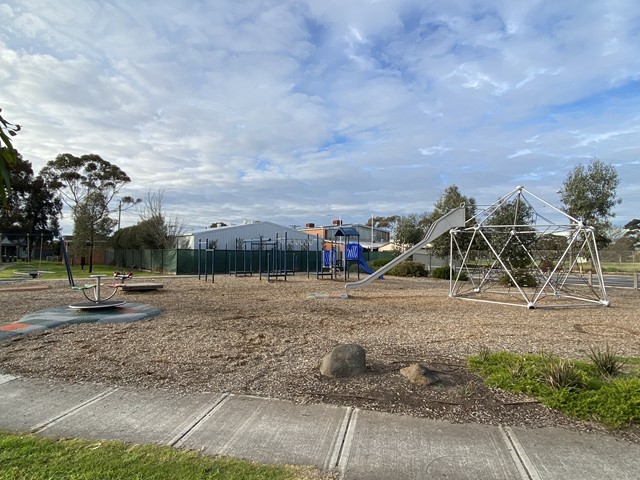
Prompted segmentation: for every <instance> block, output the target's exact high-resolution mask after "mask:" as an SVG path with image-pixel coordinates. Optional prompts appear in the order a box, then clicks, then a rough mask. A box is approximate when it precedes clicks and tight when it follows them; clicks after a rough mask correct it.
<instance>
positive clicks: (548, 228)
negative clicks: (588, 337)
mask: <svg viewBox="0 0 640 480" xmlns="http://www.w3.org/2000/svg"><path fill="white" fill-rule="evenodd" d="M595 233H596V232H595V230H594V228H593V227H590V226H587V225H585V224H584V223H583V222H581V221H579V220H577V219H575V218H573V217H571V216H569V215H567V214H566V213H564V212H562V211H561V210H559V209H558V208H556V207H554V206H552V205H551V204H549V203H547V202H545V201H544V200H542V199H541V198H539V197H537V196H535V195H534V194H532V193H531V192H528V191H527V190H526V189H525V188H524V187H516V188H515V189H514V190H513V191H511V192H509V193H508V194H507V195H505V196H503V197H502V198H500V199H499V200H498V201H497V202H495V203H494V204H492V205H490V206H489V207H487V208H485V209H484V210H482V211H481V212H479V213H478V214H476V215H475V216H474V217H472V218H470V219H469V220H467V221H466V223H465V227H462V228H454V229H452V230H451V232H450V244H451V246H450V254H451V256H450V258H451V262H452V269H451V272H452V274H451V280H450V290H449V296H450V297H453V298H460V299H465V300H474V301H481V302H491V303H500V304H506V305H518V306H525V307H527V308H530V309H533V308H542V307H578V306H594V305H601V306H608V305H609V301H608V300H607V294H606V290H605V285H604V279H603V277H602V266H601V264H600V257H599V254H598V249H597V246H596V235H595ZM454 260H455V261H456V263H458V262H459V265H460V267H458V268H453V262H454Z"/></svg>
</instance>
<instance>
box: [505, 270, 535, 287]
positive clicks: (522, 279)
mask: <svg viewBox="0 0 640 480" xmlns="http://www.w3.org/2000/svg"><path fill="white" fill-rule="evenodd" d="M511 275H513V278H514V279H515V281H516V282H517V283H518V285H520V286H521V287H537V286H538V280H537V279H536V277H534V276H533V275H532V274H531V273H530V272H529V271H528V270H524V269H518V270H514V271H513V272H511ZM498 283H499V284H500V285H502V286H503V287H515V284H514V283H513V281H512V280H511V277H510V276H509V275H507V274H506V273H505V274H504V275H503V276H502V277H500V280H498Z"/></svg>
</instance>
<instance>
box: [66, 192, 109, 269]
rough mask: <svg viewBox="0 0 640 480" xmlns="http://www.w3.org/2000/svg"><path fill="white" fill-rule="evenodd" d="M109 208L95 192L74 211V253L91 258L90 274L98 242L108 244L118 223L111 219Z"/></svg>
mask: <svg viewBox="0 0 640 480" xmlns="http://www.w3.org/2000/svg"><path fill="white" fill-rule="evenodd" d="M108 213H109V207H108V205H107V204H106V203H105V197H104V196H103V195H102V194H101V193H100V191H99V190H93V191H91V192H90V193H89V194H88V195H86V196H85V197H84V199H83V200H82V202H80V203H79V204H78V205H76V208H74V210H73V224H74V228H73V243H72V249H73V252H74V253H76V254H79V255H81V256H84V257H89V273H91V272H92V271H93V250H94V247H95V245H96V244H97V243H98V242H106V239H107V237H109V235H111V232H112V231H113V228H114V227H115V226H116V223H117V221H116V220H114V219H112V218H110V217H109V215H108Z"/></svg>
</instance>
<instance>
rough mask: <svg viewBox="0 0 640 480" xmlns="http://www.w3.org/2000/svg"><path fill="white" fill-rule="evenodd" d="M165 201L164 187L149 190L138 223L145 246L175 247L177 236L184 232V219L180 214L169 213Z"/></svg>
mask: <svg viewBox="0 0 640 480" xmlns="http://www.w3.org/2000/svg"><path fill="white" fill-rule="evenodd" d="M164 203H165V199H164V190H163V189H160V190H158V191H157V192H151V191H149V192H147V198H146V199H145V201H144V207H143V209H142V212H141V213H140V223H139V224H138V227H139V229H138V235H140V240H141V243H142V244H143V245H144V247H145V248H157V249H170V248H174V247H175V246H176V239H177V237H179V236H180V235H182V234H183V232H184V229H185V226H184V221H183V220H182V219H181V218H180V217H179V216H178V215H170V214H168V213H167V212H166V210H165V208H164Z"/></svg>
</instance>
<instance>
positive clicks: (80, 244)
mask: <svg viewBox="0 0 640 480" xmlns="http://www.w3.org/2000/svg"><path fill="white" fill-rule="evenodd" d="M40 174H41V175H42V177H43V178H44V179H45V181H46V183H47V185H48V186H49V188H51V189H52V190H55V191H57V192H58V193H59V195H60V199H61V200H62V201H63V202H64V203H66V204H67V205H68V206H69V207H71V210H72V212H73V219H74V229H73V231H74V242H73V245H72V248H74V250H75V251H76V252H78V251H79V250H82V252H81V253H84V249H85V245H86V246H88V247H89V252H88V253H89V272H90V273H91V271H92V268H93V258H92V257H93V255H92V254H93V248H94V244H95V243H96V241H98V240H101V239H102V237H106V236H108V235H110V234H111V231H112V230H113V228H114V227H115V226H116V224H117V223H118V222H117V221H116V220H113V219H111V218H110V217H109V213H110V210H109V203H110V202H111V200H113V198H114V197H115V195H116V194H117V193H118V192H119V191H120V190H121V189H122V188H123V187H124V186H125V185H126V184H127V183H129V182H130V181H131V179H130V178H129V176H128V175H127V174H126V173H125V172H124V171H122V170H121V169H120V167H118V166H117V165H114V164H112V163H110V162H107V161H106V160H103V159H102V158H101V157H100V156H99V155H95V154H88V155H82V156H81V157H76V156H74V155H71V154H70V153H63V154H60V155H58V156H57V157H56V159H55V160H51V161H49V162H48V163H47V164H46V165H45V167H44V168H43V169H42V170H41V172H40Z"/></svg>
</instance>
